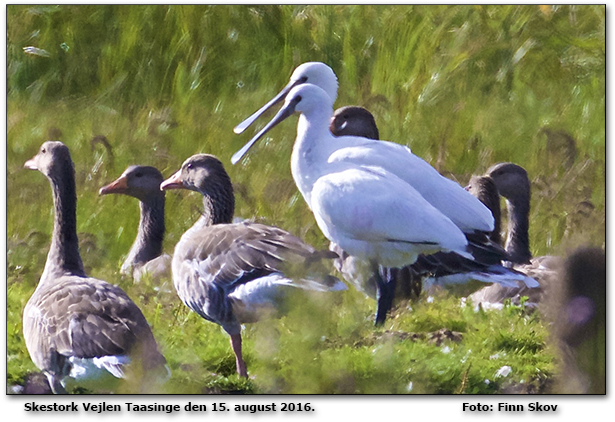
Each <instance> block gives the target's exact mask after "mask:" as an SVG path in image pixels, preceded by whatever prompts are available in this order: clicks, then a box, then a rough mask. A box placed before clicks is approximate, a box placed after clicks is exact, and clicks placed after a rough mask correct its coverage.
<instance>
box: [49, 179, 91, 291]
mask: <svg viewBox="0 0 615 422" xmlns="http://www.w3.org/2000/svg"><path fill="white" fill-rule="evenodd" d="M49 180H50V182H51V190H52V192H53V204H54V209H55V217H54V223H53V235H52V238H51V247H50V249H49V254H48V255H47V262H46V263H45V269H44V270H43V275H42V276H41V281H40V283H39V286H40V285H42V284H44V283H46V282H49V281H53V280H54V279H56V278H57V277H59V276H61V275H64V274H70V275H78V276H85V271H84V269H83V263H82V261H81V255H79V240H78V238H77V194H76V189H75V175H74V172H73V170H72V169H71V170H69V171H64V172H61V174H60V176H59V177H58V178H53V179H52V178H50V179H49Z"/></svg>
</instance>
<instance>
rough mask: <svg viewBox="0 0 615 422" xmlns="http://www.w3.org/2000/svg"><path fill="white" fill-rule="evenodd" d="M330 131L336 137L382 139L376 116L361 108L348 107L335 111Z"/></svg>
mask: <svg viewBox="0 0 615 422" xmlns="http://www.w3.org/2000/svg"><path fill="white" fill-rule="evenodd" d="M329 130H330V131H331V133H332V134H333V135H334V136H361V137H363V138H369V139H379V138H380V134H379V133H378V127H377V126H376V121H375V120H374V116H373V115H372V113H370V112H369V111H368V110H366V109H364V108H363V107H359V106H346V107H341V108H338V109H337V110H335V113H333V117H331V124H330V125H329Z"/></svg>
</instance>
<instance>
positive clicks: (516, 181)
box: [467, 163, 562, 308]
mask: <svg viewBox="0 0 615 422" xmlns="http://www.w3.org/2000/svg"><path fill="white" fill-rule="evenodd" d="M467 189H468V190H469V192H470V193H473V194H475V195H476V196H477V197H478V198H479V199H480V200H481V201H483V202H484V203H485V205H487V206H488V207H490V208H491V209H492V210H493V214H494V216H495V217H496V220H499V219H500V202H499V195H501V196H503V197H504V198H505V199H506V205H507V207H508V234H507V238H506V246H505V249H506V252H507V253H508V256H509V260H508V261H509V262H508V263H507V265H508V266H510V267H512V268H513V269H515V270H517V271H519V272H522V273H525V274H527V275H528V276H529V277H532V278H533V279H535V280H538V281H539V282H540V286H528V285H525V284H518V285H517V286H498V285H492V286H487V287H484V288H483V289H481V290H478V291H476V292H474V293H473V294H472V295H470V296H469V299H471V300H472V302H473V303H474V304H475V305H478V304H481V306H483V307H486V308H491V307H494V308H501V307H502V304H503V301H504V300H506V299H512V301H513V303H519V300H520V298H521V297H523V296H528V297H529V301H528V302H527V303H526V305H527V306H530V307H535V306H537V305H538V303H539V302H540V301H541V300H542V297H543V295H544V294H545V291H546V290H548V289H549V286H550V285H552V284H553V283H554V282H555V279H557V277H558V276H557V275H558V272H559V271H560V269H561V266H562V260H561V258H559V257H556V256H550V255H547V256H541V257H532V253H531V252H530V248H529V212H530V180H529V178H528V175H527V172H526V170H525V169H524V168H523V167H521V166H519V165H517V164H513V163H498V164H495V165H494V166H492V167H490V168H489V169H488V170H487V172H486V173H485V175H484V176H474V177H472V179H470V183H469V185H468V187H467ZM499 226H500V223H499V222H497V223H496V227H499Z"/></svg>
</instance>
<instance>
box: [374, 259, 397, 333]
mask: <svg viewBox="0 0 615 422" xmlns="http://www.w3.org/2000/svg"><path fill="white" fill-rule="evenodd" d="M375 276H376V286H377V288H378V292H377V298H378V310H377V311H376V322H375V325H376V326H379V325H382V324H384V321H385V320H386V317H387V313H388V312H389V310H390V309H391V307H392V305H393V298H394V297H395V285H396V284H397V277H395V271H394V270H393V269H391V268H386V267H382V266H378V268H377V270H376V271H375Z"/></svg>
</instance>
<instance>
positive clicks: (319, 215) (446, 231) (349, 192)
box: [233, 84, 493, 322]
mask: <svg viewBox="0 0 615 422" xmlns="http://www.w3.org/2000/svg"><path fill="white" fill-rule="evenodd" d="M295 111H297V112H300V113H301V116H300V117H299V123H298V126H297V139H296V141H295V145H294V148H293V153H292V157H291V172H292V174H293V178H294V180H295V183H296V185H297V187H298V189H299V191H300V192H301V194H302V195H303V197H304V199H305V200H306V202H307V204H308V206H309V207H310V209H311V210H312V211H313V213H314V216H315V218H316V221H317V223H318V226H319V227H320V229H321V230H322V232H323V233H324V235H325V236H326V237H327V238H328V239H329V240H330V241H332V242H334V243H336V244H337V245H339V246H340V247H341V248H342V249H343V250H344V251H346V252H348V253H349V254H350V255H353V256H356V257H359V258H363V259H366V260H368V261H369V262H372V263H373V264H374V265H378V264H381V265H384V266H387V267H403V266H405V265H408V264H412V263H413V262H414V261H415V260H416V258H417V256H418V255H419V254H421V253H427V254H429V253H434V252H437V251H441V250H445V251H455V252H457V253H459V254H460V255H463V256H466V257H468V258H469V259H472V257H471V255H470V254H468V252H467V251H466V249H467V244H468V242H467V240H466V235H465V234H464V232H463V231H462V230H461V229H460V227H459V225H458V224H456V223H455V222H453V221H451V219H450V218H448V217H447V216H446V215H445V214H444V213H442V212H441V211H440V210H438V209H437V208H436V207H434V206H433V205H432V204H430V203H429V202H428V201H427V200H426V199H425V198H424V196H423V195H422V194H421V193H420V191H419V189H417V186H420V182H421V181H420V179H419V176H421V174H420V173H424V174H425V176H424V177H427V178H428V177H434V176H435V177H436V178H437V179H444V178H443V177H442V176H440V175H439V174H438V173H437V171H435V169H433V168H432V167H431V166H429V164H427V163H426V162H425V161H423V160H421V159H420V158H418V157H416V156H414V155H413V154H412V153H411V152H410V150H409V149H408V148H406V147H404V146H402V145H399V144H394V143H391V142H386V141H374V140H369V139H366V138H360V137H353V136H342V137H338V138H334V137H333V135H332V134H331V132H329V122H330V118H331V115H332V113H333V102H332V100H331V98H330V97H329V96H328V95H327V93H326V92H325V91H323V90H322V89H321V88H319V87H317V86H315V85H311V84H301V85H300V86H297V87H295V88H293V89H292V90H291V91H290V93H289V94H288V95H287V97H286V101H285V104H284V107H283V108H282V109H281V110H280V111H279V112H278V114H277V115H276V116H275V117H274V118H273V119H272V121H271V122H270V123H269V124H267V125H266V126H265V127H264V128H263V129H262V130H261V131H260V132H259V133H258V134H257V135H256V136H255V137H254V138H253V139H252V140H251V141H250V142H249V143H248V144H247V146H251V145H253V144H254V142H256V140H258V139H259V138H260V137H261V136H263V135H264V134H265V133H266V132H267V131H268V130H270V129H271V128H273V127H274V126H276V125H277V124H278V123H280V122H281V121H283V120H284V119H286V118H287V117H289V116H290V115H292V114H293V113H294V112H295ZM380 145H384V146H385V147H384V149H381V148H379V146H380ZM246 150H247V149H246V148H244V149H242V150H241V151H240V152H238V153H237V154H235V156H234V157H233V162H237V161H238V160H239V159H240V158H241V155H243V153H245V151H246ZM400 157H402V158H400ZM394 160H398V161H399V162H398V163H397V164H394V165H392V166H391V161H394ZM404 161H405V162H404ZM391 167H392V168H393V169H394V171H389V170H390V168H391ZM402 168H403V169H404V171H402ZM429 169H431V170H432V171H430V170H429ZM399 176H403V177H399ZM408 180H412V181H414V183H413V184H409V183H408ZM444 180H445V181H444V182H442V181H438V180H436V181H434V182H431V183H427V184H428V185H430V186H432V189H433V186H434V185H439V186H442V187H443V190H444V192H443V193H442V194H443V195H445V196H448V198H449V199H448V200H449V201H454V199H455V198H468V197H469V198H471V199H470V200H468V201H467V202H469V203H473V201H476V202H478V203H479V205H480V207H483V208H484V206H483V205H482V204H481V203H480V202H479V201H478V200H477V199H476V198H474V197H472V196H471V195H470V194H469V193H468V192H466V191H465V190H464V189H463V188H462V187H461V186H459V185H456V184H455V183H454V182H452V181H448V180H447V179H444ZM449 182H450V183H449ZM451 183H452V185H451ZM415 185H417V186H415ZM421 189H422V190H423V188H422V187H421ZM449 190H452V191H456V192H457V194H456V193H449V192H448V191H449ZM432 196H433V195H432ZM457 208H458V210H463V208H464V207H463V206H462V205H461V204H459V206H458V207H457ZM466 208H468V207H466ZM470 208H471V206H470ZM447 209H448V210H449V211H450V210H451V207H450V205H448V206H447ZM487 213H488V216H489V218H486V219H484V220H485V221H483V224H482V225H480V227H481V228H482V229H483V230H489V229H490V228H493V217H491V213H490V212H489V211H488V210H487ZM471 219H472V218H471V217H469V218H468V219H467V220H471ZM465 226H468V224H465V225H464V227H465ZM385 284H386V282H385V281H384V280H380V281H379V293H380V295H379V296H380V298H381V297H382V287H384V285H385ZM380 298H379V313H378V315H377V322H378V320H379V319H380V320H381V321H384V315H382V314H381V312H380V308H381V305H382V306H386V304H383V303H381V300H380ZM387 300H389V299H387ZM389 306H390V303H389ZM386 309H388V308H386ZM384 312H386V311H384Z"/></svg>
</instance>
